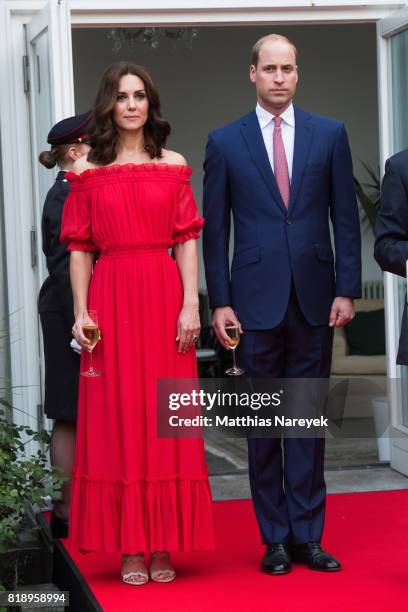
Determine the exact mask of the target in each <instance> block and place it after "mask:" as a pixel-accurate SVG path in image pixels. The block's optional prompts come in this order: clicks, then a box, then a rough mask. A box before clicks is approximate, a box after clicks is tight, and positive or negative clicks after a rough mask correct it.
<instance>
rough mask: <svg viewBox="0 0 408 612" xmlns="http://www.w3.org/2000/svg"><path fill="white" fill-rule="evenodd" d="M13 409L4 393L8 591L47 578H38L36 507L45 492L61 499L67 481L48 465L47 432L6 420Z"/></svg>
mask: <svg viewBox="0 0 408 612" xmlns="http://www.w3.org/2000/svg"><path fill="white" fill-rule="evenodd" d="M3 395H4V393H3ZM11 408H12V407H11V405H10V403H9V402H8V400H7V399H5V398H4V397H0V586H1V584H3V586H4V587H6V588H7V589H15V588H16V587H17V586H18V585H19V584H23V583H27V582H28V583H30V584H31V583H36V582H46V581H47V580H41V579H40V578H41V572H43V571H44V563H42V562H41V554H42V550H43V548H44V547H43V546H41V537H40V534H39V531H40V529H39V527H38V525H37V524H36V521H35V509H39V508H41V507H43V506H44V498H45V497H47V496H49V497H51V498H52V499H60V498H61V486H62V483H63V481H64V480H65V478H64V477H63V476H61V475H60V474H59V472H58V471H57V469H56V468H53V467H50V466H49V465H48V461H47V455H46V453H47V450H48V445H49V441H50V436H49V434H48V432H45V431H42V432H36V431H33V430H32V429H31V428H30V427H27V426H26V425H16V424H15V423H13V422H12V421H11V420H10V419H9V418H8V413H10V410H11ZM32 441H34V442H37V443H38V445H39V449H38V450H37V452H36V453H35V454H29V453H27V452H26V448H27V445H28V443H29V442H32ZM30 555H31V559H30ZM33 555H34V556H33ZM30 561H31V562H30ZM28 570H30V571H31V575H30V574H29V571H28ZM33 572H34V573H33ZM48 581H49V579H48Z"/></svg>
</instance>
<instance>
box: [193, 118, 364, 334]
mask: <svg viewBox="0 0 408 612" xmlns="http://www.w3.org/2000/svg"><path fill="white" fill-rule="evenodd" d="M204 169H205V177H204V199H203V202H204V218H205V225H204V233H203V241H204V243H203V244H204V262H205V269H206V279H207V288H208V294H209V300H210V306H211V308H216V307H218V306H225V305H231V306H232V307H233V308H234V310H235V311H236V312H237V315H238V318H239V320H240V321H241V323H242V325H243V326H244V327H245V328H247V329H254V330H255V329H270V328H273V327H275V326H276V325H278V324H279V323H280V322H281V321H282V319H283V317H284V315H285V312H286V308H287V305H288V302H289V296H290V291H291V283H292V277H293V281H294V285H295V288H296V293H297V297H298V301H299V304H300V307H301V309H302V312H303V314H304V316H305V317H306V319H307V321H308V322H309V323H310V324H311V325H324V324H328V320H329V314H330V308H331V305H332V302H333V299H334V296H335V295H337V296H350V297H355V298H357V297H360V296H361V241H360V223H359V216H358V208H357V202H356V197H355V192H354V183H353V170H352V161H351V155H350V149H349V145H348V141H347V135H346V131H345V128H344V125H343V124H342V123H341V122H339V121H335V120H333V119H328V118H326V117H320V116H318V115H312V114H311V113H306V112H304V111H302V110H300V109H299V108H296V107H295V144H294V157H293V171H292V181H291V193H290V203H289V208H288V210H287V209H286V208H285V205H284V203H283V200H282V198H281V195H280V193H279V190H278V186H277V183H276V180H275V177H274V174H273V171H272V168H271V165H270V162H269V159H268V155H267V151H266V148H265V144H264V141H263V138H262V133H261V129H260V126H259V122H258V119H257V116H256V113H255V111H252V112H250V113H249V114H248V115H246V116H244V117H242V118H241V119H238V120H237V121H235V122H233V123H231V124H229V125H227V126H225V127H223V128H220V129H217V130H215V131H213V132H212V133H211V134H210V135H209V139H208V144H207V149H206V159H205V163H204ZM231 212H232V214H233V219H234V256H233V259H232V265H231V273H230V269H229V259H228V253H229V236H230V219H231ZM329 215H330V217H331V220H332V222H333V229H334V244H335V251H336V260H335V262H334V255H333V250H332V246H331V239H330V230H329Z"/></svg>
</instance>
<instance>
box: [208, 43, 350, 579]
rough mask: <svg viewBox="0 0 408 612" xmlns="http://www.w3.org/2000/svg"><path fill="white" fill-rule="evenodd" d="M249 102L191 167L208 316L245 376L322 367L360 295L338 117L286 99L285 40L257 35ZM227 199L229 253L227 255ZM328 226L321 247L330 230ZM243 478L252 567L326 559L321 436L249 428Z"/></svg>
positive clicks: (321, 563)
mask: <svg viewBox="0 0 408 612" xmlns="http://www.w3.org/2000/svg"><path fill="white" fill-rule="evenodd" d="M250 79H251V81H252V82H253V83H254V84H255V88H256V93H257V106H256V109H255V110H253V111H251V112H250V113H249V114H248V115H245V116H244V117H242V118H241V119H238V120H237V121H234V122H233V123H231V124H229V125H227V126H225V127H223V128H221V129H217V130H215V131H213V132H212V133H211V134H210V135H209V139H208V144H207V150H206V159H205V164H204V168H205V178H204V217H205V220H206V223H205V226H204V262H205V269H206V279H207V287H208V294H209V300H210V306H211V308H212V309H213V327H214V329H215V332H216V334H217V336H218V339H219V340H220V342H221V343H222V344H223V346H224V347H225V348H228V336H227V334H226V332H225V326H226V325H228V324H236V325H239V326H240V329H241V332H242V337H241V343H240V345H239V348H238V350H239V353H238V362H239V365H241V366H243V367H244V368H245V372H246V375H247V376H250V377H263V378H304V377H305V378H325V377H329V375H330V366H331V353H332V342H333V327H343V326H344V325H346V324H347V323H348V322H349V321H350V320H351V319H352V318H353V316H354V308H353V298H358V297H361V239H360V225H359V217H358V209H357V202H356V197H355V193H354V184H353V170H352V161H351V155H350V149H349V145H348V141H347V135H346V131H345V128H344V125H343V123H341V122H340V121H336V120H334V119H328V118H326V117H321V116H318V115H313V114H311V113H308V112H304V111H303V110H300V109H299V108H297V107H294V106H293V104H292V98H293V96H294V94H295V90H296V84H297V81H298V72H297V66H296V48H295V47H294V45H293V44H292V43H291V42H290V41H289V40H288V39H286V38H285V37H282V36H278V35H274V34H272V35H270V36H266V37H264V38H262V39H260V40H259V41H258V42H257V43H256V44H255V45H254V47H253V50H252V65H251V67H250ZM231 212H232V217H233V222H234V255H233V259H232V264H231V270H230V266H229V238H230V222H231V221H230V220H231ZM329 216H330V218H331V221H332V225H333V235H334V246H335V253H336V257H335V258H334V255H333V250H332V246H331V239H330V231H329ZM248 456H249V477H250V484H251V491H252V497H253V502H254V507H255V512H256V516H257V520H258V523H259V527H260V531H261V536H262V541H263V543H264V544H266V545H267V547H266V552H265V555H264V558H263V560H262V564H261V569H262V570H263V571H264V572H266V573H269V574H284V573H287V572H288V571H290V569H291V561H293V562H298V563H305V564H306V565H307V566H308V567H309V568H310V569H314V570H322V571H337V570H339V569H340V567H341V566H340V563H339V562H338V561H337V560H336V559H335V558H334V557H332V556H331V555H330V554H329V553H327V552H325V551H324V550H323V549H322V548H321V545H320V542H321V537H322V532H323V523H324V511H325V482H324V439H323V438H321V437H319V438H318V437H314V438H302V439H299V438H289V437H288V438H284V439H283V440H281V439H279V438H262V439H261V438H248Z"/></svg>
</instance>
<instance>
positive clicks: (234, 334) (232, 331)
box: [225, 323, 245, 376]
mask: <svg viewBox="0 0 408 612" xmlns="http://www.w3.org/2000/svg"><path fill="white" fill-rule="evenodd" d="M225 331H226V333H227V336H228V338H229V340H228V344H229V350H230V351H232V363H233V365H232V368H228V370H226V371H225V373H226V374H229V375H230V376H241V374H244V373H245V370H243V369H242V368H239V367H238V366H237V362H236V357H235V349H236V348H237V346H238V344H239V341H240V340H241V334H240V331H239V327H238V326H237V325H233V324H232V323H231V324H228V325H226V326H225Z"/></svg>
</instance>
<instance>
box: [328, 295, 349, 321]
mask: <svg viewBox="0 0 408 612" xmlns="http://www.w3.org/2000/svg"><path fill="white" fill-rule="evenodd" d="M354 315H355V312H354V304H353V298H350V297H336V298H335V299H334V301H333V304H332V307H331V311H330V318H329V326H330V327H344V326H345V325H347V323H350V321H351V320H352V319H354Z"/></svg>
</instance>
